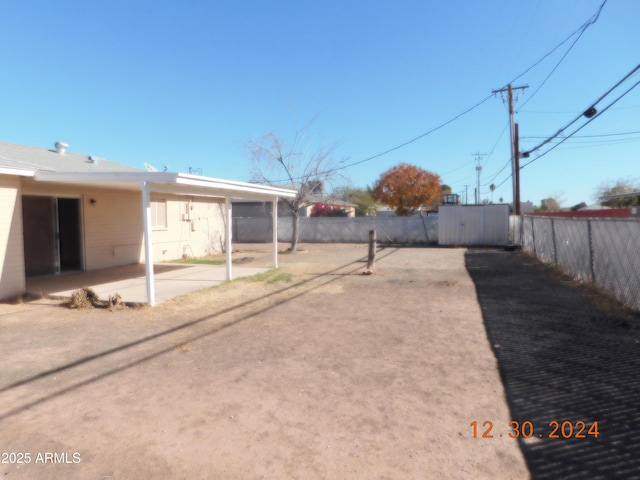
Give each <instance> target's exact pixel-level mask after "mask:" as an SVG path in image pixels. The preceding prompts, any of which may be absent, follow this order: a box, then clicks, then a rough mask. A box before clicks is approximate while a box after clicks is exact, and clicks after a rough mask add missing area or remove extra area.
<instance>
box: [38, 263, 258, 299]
mask: <svg viewBox="0 0 640 480" xmlns="http://www.w3.org/2000/svg"><path fill="white" fill-rule="evenodd" d="M266 270H268V269H267V268H260V267H245V266H240V267H238V266H234V268H233V276H234V277H235V278H241V277H247V276H251V275H255V274H257V273H261V272H264V271H266ZM153 271H154V279H155V282H154V283H155V299H156V302H164V301H166V300H170V299H172V298H175V297H179V296H181V295H186V294H188V293H191V292H194V291H196V290H200V289H203V288H209V287H213V286H216V285H219V284H221V283H223V282H225V281H226V280H227V269H226V267H225V266H224V265H221V266H219V265H183V264H176V263H171V264H170V263H161V264H155V265H154V266H153ZM84 287H89V288H91V289H92V290H93V291H94V292H95V293H96V294H97V295H98V297H99V298H100V300H108V299H109V297H110V296H113V295H115V294H116V293H117V294H118V295H120V297H121V299H122V301H123V302H125V303H127V304H129V305H132V304H133V305H139V304H146V303H148V298H147V278H146V269H145V265H144V264H137V265H126V266H122V267H113V268H105V269H101V270H93V271H89V272H77V273H69V274H65V275H57V276H46V277H39V278H31V279H27V294H28V295H32V296H36V297H48V298H59V299H65V298H70V297H71V295H72V294H73V292H74V291H76V290H79V289H81V288H84Z"/></svg>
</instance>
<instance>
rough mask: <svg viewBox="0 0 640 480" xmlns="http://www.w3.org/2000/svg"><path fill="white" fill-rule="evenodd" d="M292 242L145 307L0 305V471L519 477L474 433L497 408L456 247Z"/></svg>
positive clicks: (494, 446)
mask: <svg viewBox="0 0 640 480" xmlns="http://www.w3.org/2000/svg"><path fill="white" fill-rule="evenodd" d="M303 248H305V249H306V252H304V253H298V254H295V255H282V256H281V258H280V260H281V268H280V269H279V270H275V271H272V272H271V273H270V274H268V275H266V276H263V278H262V279H260V280H258V281H250V280H239V281H234V282H231V283H227V284H224V285H222V286H219V287H217V288H213V289H209V290H205V291H201V292H197V293H194V294H190V295H188V296H184V297H180V298H177V299H174V300H172V301H169V302H165V303H162V304H160V305H158V306H156V307H153V308H142V309H128V310H123V311H114V312H109V311H107V310H89V311H76V310H68V309H65V308H62V307H60V306H59V304H58V302H52V301H47V300H38V301H34V302H31V303H26V304H22V305H8V304H2V305H0V365H1V366H2V367H1V370H0V452H4V453H3V454H2V455H3V457H2V458H0V474H1V475H2V477H3V478H8V479H12V478H19V479H42V478H47V479H133V478H136V479H141V478H154V479H155V478H164V479H174V478H175V479H198V478H202V479H205V478H206V479H213V478H216V479H259V478H275V479H288V478H308V479H330V478H349V479H412V478H413V479H425V478H427V479H428V478H434V479H441V478H454V479H455V478H460V479H469V478H474V479H484V478H486V479H522V478H528V477H529V472H528V470H527V467H526V465H525V460H524V458H523V455H522V453H521V450H520V448H519V445H518V442H517V441H516V440H513V439H511V438H508V437H507V436H506V435H505V436H504V437H502V438H500V437H498V436H497V435H496V436H495V438H493V439H481V438H473V429H472V427H471V426H470V424H471V422H474V421H476V422H478V425H479V433H481V429H480V425H481V424H482V422H484V421H486V420H491V421H493V422H494V424H501V425H507V424H508V422H509V421H510V413H509V409H508V406H507V400H506V397H505V391H504V388H503V386H502V382H501V378H500V373H499V370H498V366H497V362H496V356H495V355H494V353H493V351H492V347H491V345H490V343H489V340H488V338H487V333H486V331H485V326H484V323H483V317H482V312H481V308H480V306H479V304H478V299H477V296H476V289H475V286H474V283H473V281H472V280H471V278H470V276H469V274H468V272H467V270H466V269H465V250H464V249H436V248H394V247H387V248H384V249H382V250H380V251H379V253H378V260H377V264H376V267H377V273H376V274H375V275H371V276H364V275H361V273H362V272H363V271H364V269H365V265H366V264H365V263H363V260H364V256H365V255H366V251H367V246H366V245H303ZM256 250H258V251H256ZM260 250H261V251H260ZM237 255H241V256H254V257H255V260H254V264H255V265H257V266H259V265H260V262H267V261H268V259H269V255H270V254H269V246H268V245H267V246H260V245H257V246H242V247H241V248H240V251H239V252H238V253H237ZM12 454H13V455H12ZM27 454H28V457H29V460H28V461H27V458H26V457H27ZM19 460H21V461H22V463H19Z"/></svg>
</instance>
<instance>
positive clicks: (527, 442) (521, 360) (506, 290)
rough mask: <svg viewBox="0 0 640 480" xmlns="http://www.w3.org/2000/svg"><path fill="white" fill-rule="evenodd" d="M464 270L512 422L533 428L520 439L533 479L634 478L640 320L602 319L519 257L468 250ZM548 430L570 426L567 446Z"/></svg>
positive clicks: (639, 445)
mask: <svg viewBox="0 0 640 480" xmlns="http://www.w3.org/2000/svg"><path fill="white" fill-rule="evenodd" d="M465 261H466V267H467V270H468V272H469V274H470V276H471V278H472V279H473V281H474V283H475V286H476V291H477V296H478V301H479V303H480V306H481V308H482V313H483V318H484V323H485V328H486V331H487V337H488V339H489V342H490V343H491V346H492V349H493V352H494V354H495V357H496V359H497V362H498V367H499V370H500V375H501V378H502V382H503V384H504V388H505V392H506V396H507V401H508V403H509V408H510V411H511V416H512V419H513V420H515V421H518V422H520V423H522V422H525V421H529V422H531V423H532V425H533V427H534V432H535V433H534V435H533V436H532V437H531V438H528V439H523V438H522V437H520V438H519V439H518V440H517V441H518V442H519V446H520V448H521V450H522V452H523V454H524V457H525V459H526V462H527V465H528V468H529V471H530V473H531V478H533V479H556V478H571V479H596V478H602V479H613V478H625V479H628V478H640V455H639V454H638V452H640V318H638V316H630V317H623V316H616V315H613V314H610V313H607V312H604V311H602V310H599V309H598V308H596V307H595V306H594V305H592V304H590V303H589V302H588V301H587V300H586V298H585V295H584V293H583V292H582V290H581V289H579V288H576V287H575V286H572V285H570V284H569V282H563V281H562V280H560V279H558V278H555V277H554V276H552V275H550V274H549V272H547V271H545V268H544V267H543V266H541V265H540V264H538V263H536V262H534V261H532V260H530V259H529V258H527V257H525V256H524V255H522V254H520V253H514V252H506V251H498V250H496V251H490V250H470V251H469V252H468V253H467V254H466V258H465ZM488 420H491V419H488ZM553 421H556V422H558V423H559V424H560V425H561V424H562V423H563V422H571V424H572V426H573V433H571V434H569V428H568V425H567V428H566V429H565V433H566V434H567V435H566V436H568V437H570V438H563V433H562V431H561V430H558V431H557V432H556V433H558V436H559V437H560V438H558V439H554V438H549V434H550V432H551V430H552V429H551V427H550V422H553ZM577 422H584V423H585V424H586V426H587V429H585V430H584V432H583V435H585V437H586V438H575V437H576V429H575V426H576V424H577ZM593 422H598V431H599V435H598V437H597V438H596V437H595V435H590V434H588V433H587V430H588V428H589V427H590V426H591V425H592V424H593ZM494 423H495V422H494ZM504 430H505V431H509V429H508V426H504ZM540 435H541V436H542V437H540ZM485 441H491V440H485ZM514 441H516V440H514Z"/></svg>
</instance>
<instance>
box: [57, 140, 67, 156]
mask: <svg viewBox="0 0 640 480" xmlns="http://www.w3.org/2000/svg"><path fill="white" fill-rule="evenodd" d="M67 148H69V145H68V144H66V143H64V142H56V153H59V154H60V155H64V154H65V153H67Z"/></svg>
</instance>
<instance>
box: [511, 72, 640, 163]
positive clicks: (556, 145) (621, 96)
mask: <svg viewBox="0 0 640 480" xmlns="http://www.w3.org/2000/svg"><path fill="white" fill-rule="evenodd" d="M639 68H640V65H638V67H636V70H637V69H639ZM638 85H640V80H638V81H637V82H636V83H634V84H633V85H632V86H631V87H630V88H629V89H627V90H626V91H625V92H624V93H623V94H622V95H620V96H619V97H618V98H616V99H615V100H614V101H613V102H611V103H610V104H609V105H607V106H606V107H605V108H604V109H602V110H601V111H600V112H598V113H597V114H596V115H594V116H593V117H591V118H590V119H589V120H587V121H586V122H585V123H583V124H582V125H581V126H580V127H578V128H577V129H576V130H574V131H573V132H572V133H571V134H569V135H567V136H566V137H563V138H562V139H561V140H560V141H559V142H558V143H556V144H555V145H553V146H552V147H551V148H549V149H548V150H546V151H545V152H544V153H542V154H540V155H538V156H537V157H536V158H534V159H532V160H530V161H528V162H527V163H525V164H524V165H521V166H520V170H522V169H523V168H524V167H526V166H527V165H530V164H532V163H533V162H535V161H536V160H539V159H540V158H542V157H544V156H545V155H546V154H547V153H549V152H551V151H552V150H555V149H556V148H557V147H558V146H560V145H562V144H563V143H564V142H566V141H567V140H568V139H569V138H571V137H572V136H573V135H575V134H576V133H577V132H579V131H580V130H582V129H583V128H584V127H586V126H587V125H589V124H590V123H591V122H593V121H594V120H595V119H596V118H598V117H600V115H602V114H603V113H604V112H606V111H607V110H609V108H611V107H612V106H613V105H615V104H616V103H617V102H619V101H620V100H621V99H622V98H624V97H625V96H626V95H627V94H628V93H629V92H631V91H632V90H633V89H634V88H636V87H637V86H638ZM545 143H548V142H545ZM536 150H537V148H536Z"/></svg>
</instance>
